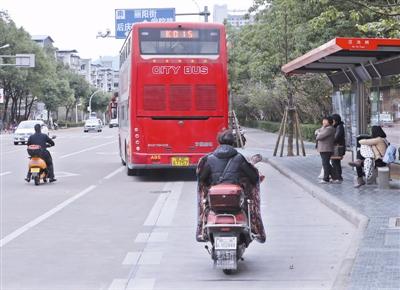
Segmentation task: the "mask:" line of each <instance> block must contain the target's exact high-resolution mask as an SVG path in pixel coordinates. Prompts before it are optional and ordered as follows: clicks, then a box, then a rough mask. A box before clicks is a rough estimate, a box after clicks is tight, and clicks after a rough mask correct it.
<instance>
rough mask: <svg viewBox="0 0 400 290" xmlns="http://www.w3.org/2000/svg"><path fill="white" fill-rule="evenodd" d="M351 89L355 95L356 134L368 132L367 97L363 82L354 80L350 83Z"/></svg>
mask: <svg viewBox="0 0 400 290" xmlns="http://www.w3.org/2000/svg"><path fill="white" fill-rule="evenodd" d="M352 91H354V93H355V97H356V120H355V121H356V123H357V131H358V132H356V135H358V134H369V132H367V122H368V121H367V109H368V104H367V98H368V97H369V96H368V94H367V91H366V89H365V82H363V81H361V82H356V83H354V84H352Z"/></svg>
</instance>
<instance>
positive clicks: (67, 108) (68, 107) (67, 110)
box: [65, 106, 71, 128]
mask: <svg viewBox="0 0 400 290" xmlns="http://www.w3.org/2000/svg"><path fill="white" fill-rule="evenodd" d="M70 109H71V107H70V106H65V110H66V112H65V127H67V128H68V113H69V110H70Z"/></svg>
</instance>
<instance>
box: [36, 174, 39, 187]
mask: <svg viewBox="0 0 400 290" xmlns="http://www.w3.org/2000/svg"><path fill="white" fill-rule="evenodd" d="M39 184H40V176H39V175H36V176H35V185H39Z"/></svg>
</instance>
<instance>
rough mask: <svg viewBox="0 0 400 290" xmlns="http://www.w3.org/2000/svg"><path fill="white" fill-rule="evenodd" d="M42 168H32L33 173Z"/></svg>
mask: <svg viewBox="0 0 400 290" xmlns="http://www.w3.org/2000/svg"><path fill="white" fill-rule="evenodd" d="M39 172H40V168H31V173H39Z"/></svg>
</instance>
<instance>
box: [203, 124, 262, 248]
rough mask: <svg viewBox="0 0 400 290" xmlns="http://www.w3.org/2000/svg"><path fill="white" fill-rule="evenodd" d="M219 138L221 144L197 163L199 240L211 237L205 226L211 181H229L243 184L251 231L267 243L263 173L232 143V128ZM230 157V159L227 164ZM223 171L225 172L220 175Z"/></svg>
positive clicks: (255, 236)
mask: <svg viewBox="0 0 400 290" xmlns="http://www.w3.org/2000/svg"><path fill="white" fill-rule="evenodd" d="M217 139H218V143H219V144H220V145H219V146H218V148H217V149H215V151H214V152H212V153H210V154H207V155H205V156H203V157H202V158H201V159H200V160H199V163H198V165H197V170H196V173H197V178H198V183H197V229H196V240H197V241H198V242H206V241H208V237H207V235H206V232H205V228H204V227H203V226H204V217H205V215H206V207H207V206H206V204H205V203H204V202H203V201H204V200H207V198H208V190H209V188H210V187H211V186H212V185H218V184H220V183H230V184H236V185H240V186H241V187H242V188H243V190H244V193H245V197H246V198H248V199H250V200H251V203H250V213H251V215H250V216H251V221H250V227H251V232H252V233H253V235H254V239H255V240H256V241H258V242H260V243H264V242H265V240H266V234H265V230H264V225H263V222H262V218H261V199H260V191H259V189H260V188H259V179H262V177H260V173H259V172H258V169H257V168H255V167H254V165H253V164H252V163H251V162H250V161H248V160H247V159H246V158H245V157H244V156H243V155H242V154H240V153H239V152H238V151H237V150H236V149H235V148H234V147H233V143H234V137H233V134H232V132H231V131H223V132H221V133H219V134H218V136H217ZM229 160H231V161H230V163H229V165H228V162H229ZM227 165H228V166H227ZM225 168H226V171H225ZM224 171H225V174H224V176H223V178H221V176H222V175H223V173H224ZM246 210H247V209H246Z"/></svg>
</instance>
